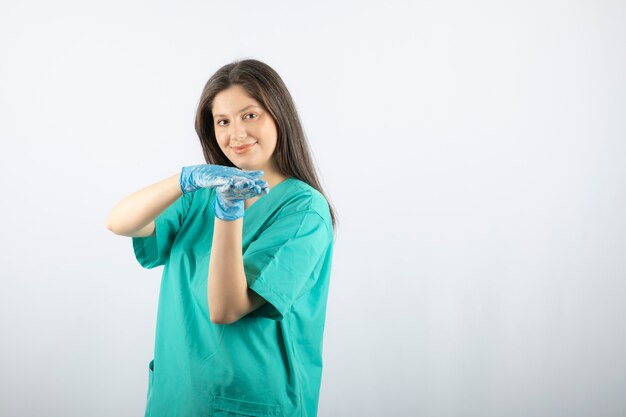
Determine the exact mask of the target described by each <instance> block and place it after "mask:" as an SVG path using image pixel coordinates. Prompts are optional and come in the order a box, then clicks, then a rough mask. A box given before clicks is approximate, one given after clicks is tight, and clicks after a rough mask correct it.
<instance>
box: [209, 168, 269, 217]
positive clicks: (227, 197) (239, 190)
mask: <svg viewBox="0 0 626 417" xmlns="http://www.w3.org/2000/svg"><path fill="white" fill-rule="evenodd" d="M269 191H270V188H269V185H268V184H267V182H265V180H263V179H261V178H258V179H252V180H251V179H248V178H245V177H232V178H231V181H230V182H229V183H228V184H224V185H220V186H217V187H215V194H216V198H215V203H214V205H213V211H214V212H215V217H217V218H218V219H220V220H228V221H233V220H237V219H239V218H241V217H243V216H244V211H245V206H244V201H245V200H247V199H249V198H252V197H256V196H259V195H265V194H268V193H269Z"/></svg>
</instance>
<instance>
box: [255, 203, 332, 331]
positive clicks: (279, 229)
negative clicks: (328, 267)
mask: <svg viewBox="0 0 626 417" xmlns="http://www.w3.org/2000/svg"><path fill="white" fill-rule="evenodd" d="M331 243H332V235H329V231H328V228H327V225H326V223H325V221H324V219H323V218H322V217H321V216H320V215H319V214H318V213H317V212H315V211H312V210H307V211H303V212H298V213H291V214H288V215H286V216H285V217H283V218H279V219H278V220H276V221H275V222H274V223H272V225H271V226H269V227H268V228H267V229H266V230H265V231H263V232H262V233H261V235H260V236H259V237H258V239H257V240H255V241H253V242H252V243H251V244H250V246H249V247H248V249H247V250H246V252H245V253H244V254H243V265H244V270H245V274H246V280H247V282H248V286H249V287H250V289H252V290H253V291H254V292H256V293H257V294H259V295H260V296H261V297H263V298H264V299H265V300H267V303H266V304H264V305H263V306H261V307H259V308H258V309H257V310H255V311H254V312H253V313H254V314H257V315H260V316H263V317H266V318H269V319H273V320H277V321H280V320H282V319H283V318H284V317H285V315H286V314H287V313H288V312H289V310H290V309H291V307H292V305H293V303H294V301H295V300H296V299H298V298H299V297H300V295H302V294H304V293H305V292H306V291H307V290H309V289H310V288H312V287H313V285H314V284H315V281H316V280H317V276H318V275H319V271H320V267H321V263H322V261H323V257H324V256H325V254H326V252H327V251H326V250H327V249H328V247H329V245H330V244H331Z"/></svg>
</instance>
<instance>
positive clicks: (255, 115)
mask: <svg viewBox="0 0 626 417" xmlns="http://www.w3.org/2000/svg"><path fill="white" fill-rule="evenodd" d="M246 116H254V118H255V119H256V118H257V117H259V116H258V115H257V114H256V113H246V114H245V115H244V116H243V117H244V119H245V117H246ZM225 121H226V120H224V119H221V120H218V121H217V122H216V123H215V124H216V125H218V126H224V125H221V124H220V122H225Z"/></svg>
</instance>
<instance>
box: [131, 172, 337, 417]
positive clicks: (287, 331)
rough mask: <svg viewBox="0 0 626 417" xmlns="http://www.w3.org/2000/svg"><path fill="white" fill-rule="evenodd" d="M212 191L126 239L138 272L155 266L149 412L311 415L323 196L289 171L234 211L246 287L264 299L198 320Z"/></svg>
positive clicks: (323, 276) (323, 267) (203, 304)
mask: <svg viewBox="0 0 626 417" xmlns="http://www.w3.org/2000/svg"><path fill="white" fill-rule="evenodd" d="M215 198H216V196H215V190H214V189H212V188H203V189H200V190H197V191H195V192H192V193H188V194H183V195H182V196H181V197H180V198H179V199H178V200H176V201H175V202H174V203H173V204H172V205H171V206H169V207H168V208H167V209H166V210H165V211H163V212H162V213H161V214H160V215H159V216H158V217H157V218H156V219H155V235H153V236H149V237H135V238H132V241H133V249H134V252H135V257H136V258H137V261H138V262H139V263H140V264H141V265H142V266H143V267H145V268H154V267H156V266H159V265H165V267H164V270H163V277H162V280H161V289H160V294H159V307H158V314H157V326H156V338H155V348H154V358H153V360H152V361H150V363H149V366H148V368H149V380H148V399H147V404H146V412H145V415H146V416H149V417H160V416H163V417H165V416H167V417H204V416H207V417H209V416H215V417H218V416H239V417H241V416H284V417H291V416H298V417H312V416H316V415H317V405H318V398H319V390H320V384H321V378H322V338H323V332H324V321H325V315H326V301H327V296H328V285H329V278H330V270H331V260H332V251H333V229H332V223H331V218H330V211H329V207H328V203H327V202H326V199H325V198H324V197H323V196H322V194H321V193H319V192H318V191H317V190H315V189H314V188H313V187H311V186H309V185H308V184H307V183H305V182H303V181H300V180H299V179H297V178H293V177H290V178H288V179H286V180H285V181H283V182H281V183H279V184H278V185H276V186H275V187H273V188H272V189H270V191H269V193H268V194H266V195H263V196H261V197H260V198H259V199H258V200H257V201H256V202H254V204H252V205H251V206H250V207H249V208H247V209H246V210H245V215H244V219H243V236H242V241H243V248H242V253H243V264H244V270H245V274H246V280H247V283H248V286H249V287H250V288H251V289H252V290H254V291H255V292H256V293H258V294H259V295H261V296H262V297H263V298H264V299H265V300H267V301H268V302H267V303H266V304H264V305H263V306H261V307H260V308H258V309H257V310H255V311H253V312H251V313H250V314H248V315H246V316H244V317H242V318H241V319H239V320H238V321H236V322H234V323H232V324H215V323H213V322H211V320H210V317H209V306H208V300H207V278H208V270H209V259H210V256H211V244H212V241H213V225H214V219H215V214H214V212H213V208H212V207H213V201H214V199H215Z"/></svg>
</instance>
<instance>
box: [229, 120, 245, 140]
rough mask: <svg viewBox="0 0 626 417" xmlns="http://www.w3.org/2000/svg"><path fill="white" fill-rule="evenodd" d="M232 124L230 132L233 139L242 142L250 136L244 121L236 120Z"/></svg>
mask: <svg viewBox="0 0 626 417" xmlns="http://www.w3.org/2000/svg"><path fill="white" fill-rule="evenodd" d="M231 126H232V131H231V132H230V134H231V137H232V138H233V140H236V141H239V142H241V141H243V140H245V139H246V136H248V134H247V133H246V129H245V126H244V125H243V122H239V121H236V122H233V123H232V124H231Z"/></svg>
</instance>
